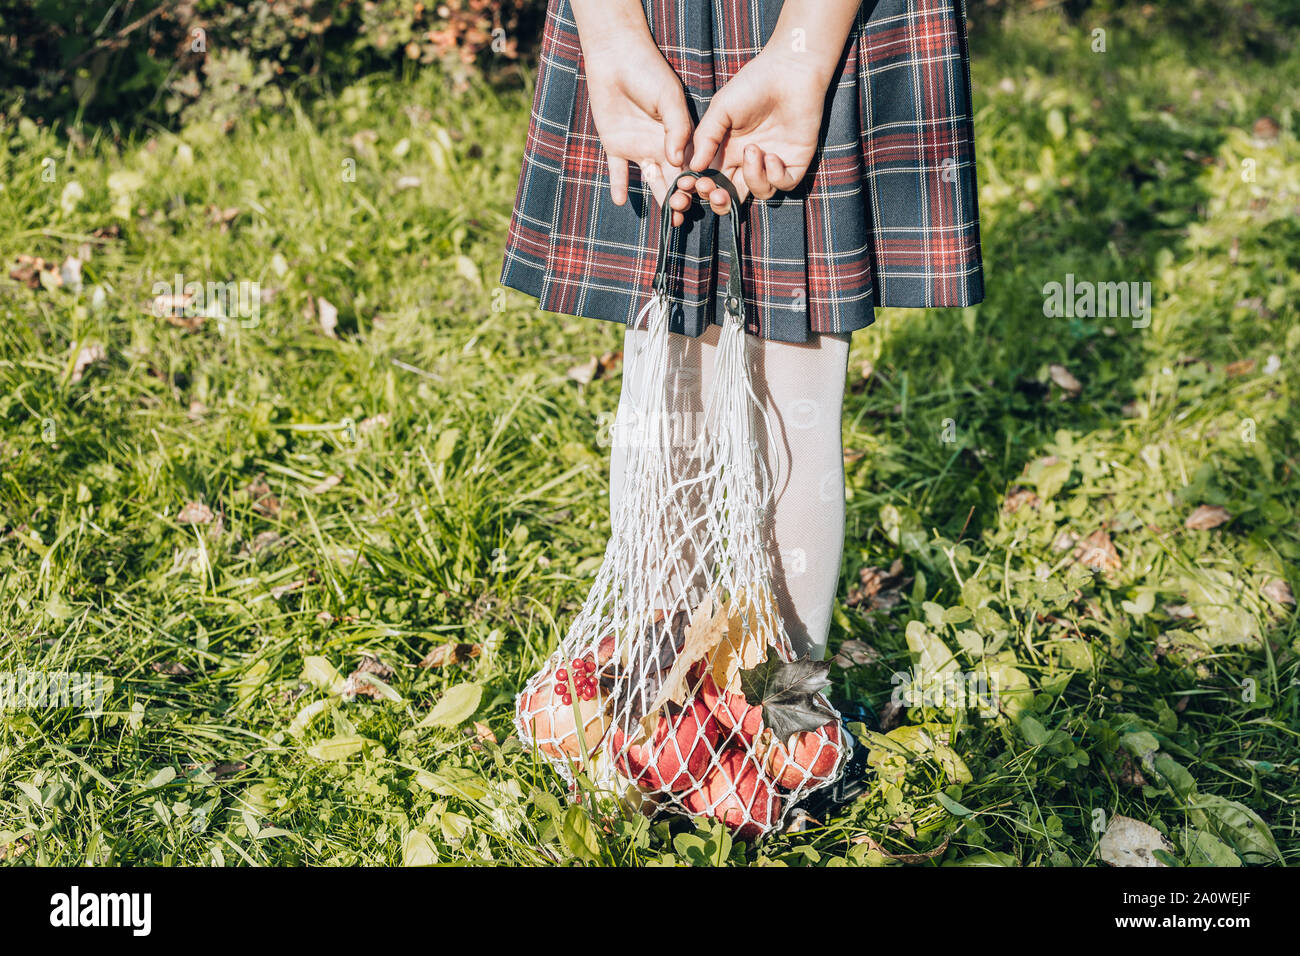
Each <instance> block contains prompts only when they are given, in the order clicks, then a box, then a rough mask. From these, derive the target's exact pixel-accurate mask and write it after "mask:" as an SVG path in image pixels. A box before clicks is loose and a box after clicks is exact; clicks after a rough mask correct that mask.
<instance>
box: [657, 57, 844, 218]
mask: <svg viewBox="0 0 1300 956" xmlns="http://www.w3.org/2000/svg"><path fill="white" fill-rule="evenodd" d="M826 89H827V81H826V80H825V79H823V78H822V76H821V75H820V74H818V73H814V72H813V71H810V70H809V69H808V64H807V60H806V59H800V58H799V57H798V56H794V57H791V56H789V55H783V54H782V53H781V52H778V51H773V49H772V48H771V47H768V48H766V49H764V50H763V51H762V52H761V53H759V54H758V55H757V56H755V57H754V58H753V59H752V60H750V61H749V62H748V63H746V64H745V65H744V66H743V67H742V68H741V70H740V72H739V73H737V74H736V75H735V76H734V77H733V78H732V79H731V82H729V83H727V84H726V85H725V86H723V87H722V89H720V90H718V92H717V93H715V94H714V96H713V100H712V102H711V103H710V104H709V108H708V110H707V111H706V112H705V114H704V118H703V119H701V120H700V125H699V128H698V129H696V131H695V139H694V143H693V150H692V158H691V162H690V167H691V168H692V169H694V170H703V169H707V168H710V167H712V168H715V169H720V170H722V172H724V173H725V174H726V175H727V176H728V178H730V179H731V181H732V182H733V183H734V184H735V186H736V192H737V194H738V195H739V196H740V199H741V201H742V202H743V201H744V200H745V199H746V198H747V197H748V196H750V195H754V196H756V197H758V198H759V199H770V198H771V197H772V196H774V195H776V193H777V192H778V191H781V192H785V191H788V190H791V189H794V187H795V186H797V185H799V182H800V181H801V180H802V179H803V177H804V176H805V174H807V172H808V167H809V166H810V165H811V163H812V159H813V156H814V154H815V153H816V152H817V144H818V141H819V139H820V135H821V122H822V110H823V107H824V106H825V102H826ZM692 187H694V191H695V192H696V193H698V195H699V196H700V197H701V198H702V199H706V200H708V202H709V205H710V206H712V208H713V211H714V212H716V213H718V214H719V215H721V214H722V213H725V212H726V211H727V208H728V206H729V204H730V197H729V196H728V195H727V192H726V190H724V189H723V188H722V187H720V186H717V185H716V184H715V183H714V182H713V180H711V179H709V178H708V177H707V176H705V177H701V178H700V179H697V180H692V179H684V180H682V185H681V188H679V189H678V191H677V192H676V193H674V194H673V196H672V197H671V199H670V200H669V205H670V206H672V208H673V210H674V215H673V222H674V224H675V225H676V224H678V223H679V222H680V219H679V218H678V217H679V216H680V215H681V214H682V213H684V212H685V211H686V210H687V209H688V208H690V204H691V201H692V198H693V197H692V195H691V190H692Z"/></svg>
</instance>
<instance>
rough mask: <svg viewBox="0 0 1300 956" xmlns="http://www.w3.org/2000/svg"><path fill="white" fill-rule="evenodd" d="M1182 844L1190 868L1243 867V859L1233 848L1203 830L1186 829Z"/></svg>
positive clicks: (1183, 832)
mask: <svg viewBox="0 0 1300 956" xmlns="http://www.w3.org/2000/svg"><path fill="white" fill-rule="evenodd" d="M1182 844H1183V852H1184V853H1186V854H1187V864H1188V866H1241V857H1239V856H1237V854H1236V853H1235V852H1234V851H1233V849H1232V847H1230V846H1228V844H1226V843H1224V842H1223V841H1222V840H1220V839H1219V838H1218V837H1216V836H1213V835H1212V834H1209V833H1206V832H1204V831H1203V830H1196V829H1194V828H1192V827H1186V828H1185V829H1184V830H1183V831H1182Z"/></svg>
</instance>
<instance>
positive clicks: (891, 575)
mask: <svg viewBox="0 0 1300 956" xmlns="http://www.w3.org/2000/svg"><path fill="white" fill-rule="evenodd" d="M911 580H912V579H911V578H910V577H904V576H903V562H902V559H900V558H895V559H894V562H893V563H892V564H891V565H890V566H889V570H888V571H882V570H881V569H880V568H876V567H865V568H859V569H858V586H856V587H851V588H849V593H848V595H847V596H846V598H845V601H844V603H845V605H846V606H847V607H861V606H863V605H865V609H866V610H869V611H879V610H888V609H889V608H891V607H896V606H897V605H898V603H899V602H900V601H901V600H902V597H901V595H900V593H899V592H900V591H901V589H902V588H903V587H905V586H906V585H907V584H908V583H909V582H911Z"/></svg>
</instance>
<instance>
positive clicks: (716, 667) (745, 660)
mask: <svg viewBox="0 0 1300 956" xmlns="http://www.w3.org/2000/svg"><path fill="white" fill-rule="evenodd" d="M765 606H766V607H769V608H770V607H771V604H770V603H767V604H766V605H765ZM744 610H745V597H744V595H741V596H740V598H739V599H738V600H736V601H732V602H731V603H730V604H729V605H728V606H727V611H728V615H727V634H726V638H725V640H722V641H720V642H719V643H718V646H717V648H716V649H715V650H714V651H713V667H712V676H713V682H714V683H715V684H717V685H718V686H719V687H721V688H722V689H724V690H726V691H727V692H728V693H731V694H739V693H740V672H741V671H742V670H746V671H747V670H749V669H750V668H752V667H757V666H758V665H759V664H761V663H763V661H765V660H767V642H766V641H764V640H763V637H762V634H763V633H768V634H775V633H776V628H775V622H774V621H771V620H769V621H768V622H767V625H768V626H767V628H766V629H764V630H760V628H759V627H757V626H756V625H755V626H751V627H750V629H749V631H748V633H746V631H745V622H744V613H743V612H744ZM754 616H756V613H755V615H754ZM677 703H679V704H680V703H682V701H681V700H677Z"/></svg>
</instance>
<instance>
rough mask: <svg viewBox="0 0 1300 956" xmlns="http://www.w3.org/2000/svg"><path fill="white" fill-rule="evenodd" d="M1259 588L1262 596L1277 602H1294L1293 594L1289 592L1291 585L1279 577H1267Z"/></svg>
mask: <svg viewBox="0 0 1300 956" xmlns="http://www.w3.org/2000/svg"><path fill="white" fill-rule="evenodd" d="M1259 590H1260V592H1261V593H1262V594H1263V595H1264V597H1266V598H1268V599H1269V600H1272V601H1276V602H1277V603H1278V604H1294V603H1295V595H1294V594H1292V593H1291V585H1289V584H1287V583H1286V582H1285V581H1283V580H1282V579H1281V578H1267V579H1266V580H1265V581H1264V584H1263V586H1261V587H1260V589H1259Z"/></svg>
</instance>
